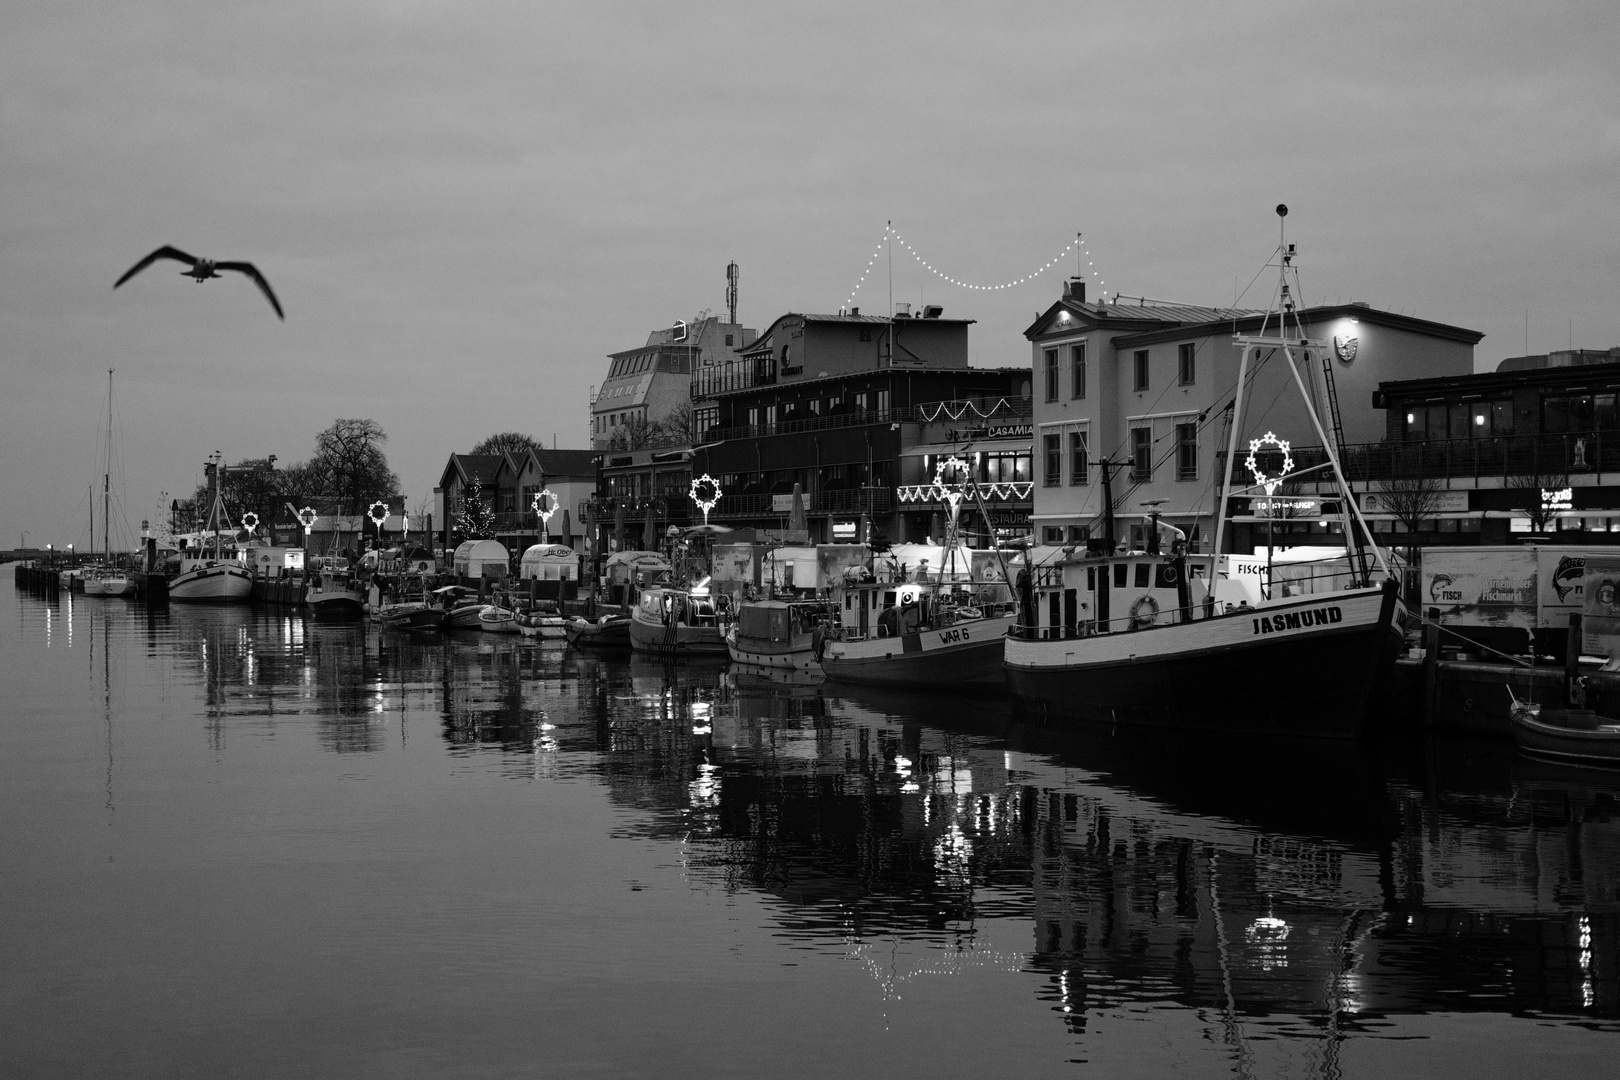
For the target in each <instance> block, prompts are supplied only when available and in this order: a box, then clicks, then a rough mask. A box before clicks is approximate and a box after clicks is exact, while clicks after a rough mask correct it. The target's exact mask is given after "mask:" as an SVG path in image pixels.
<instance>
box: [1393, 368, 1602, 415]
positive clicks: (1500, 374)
mask: <svg viewBox="0 0 1620 1080" xmlns="http://www.w3.org/2000/svg"><path fill="white" fill-rule="evenodd" d="M1521 386H1543V387H1548V388H1558V389H1572V388H1586V387H1591V388H1592V389H1598V390H1605V391H1608V390H1614V389H1616V388H1620V363H1612V364H1583V365H1581V366H1579V367H1556V368H1530V369H1521V370H1518V371H1481V372H1476V373H1474V374H1472V375H1437V376H1435V377H1433V378H1429V379H1396V380H1392V381H1390V382H1381V383H1379V384H1378V389H1377V390H1375V391H1373V404H1374V407H1375V408H1385V407H1387V406H1386V405H1385V404H1383V403H1384V402H1387V401H1388V400H1389V399H1390V398H1391V397H1394V398H1400V399H1403V400H1404V399H1407V398H1414V397H1422V396H1425V395H1430V394H1432V395H1436V396H1440V395H1452V396H1455V395H1459V394H1461V395H1471V394H1491V393H1498V392H1503V391H1509V390H1514V389H1516V388H1518V387H1521Z"/></svg>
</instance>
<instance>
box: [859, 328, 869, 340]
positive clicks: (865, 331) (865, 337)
mask: <svg viewBox="0 0 1620 1080" xmlns="http://www.w3.org/2000/svg"><path fill="white" fill-rule="evenodd" d="M861 340H862V341H871V340H872V328H871V327H870V326H863V327H861Z"/></svg>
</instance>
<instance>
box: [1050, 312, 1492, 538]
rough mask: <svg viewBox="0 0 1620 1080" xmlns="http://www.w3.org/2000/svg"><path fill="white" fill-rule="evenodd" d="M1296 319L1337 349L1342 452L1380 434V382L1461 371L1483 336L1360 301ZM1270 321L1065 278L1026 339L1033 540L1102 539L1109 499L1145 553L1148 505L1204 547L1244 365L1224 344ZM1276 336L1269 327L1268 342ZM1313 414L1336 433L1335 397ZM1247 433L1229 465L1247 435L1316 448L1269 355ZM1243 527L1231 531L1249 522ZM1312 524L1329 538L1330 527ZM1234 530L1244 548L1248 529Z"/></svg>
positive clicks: (1288, 380) (1312, 378)
mask: <svg viewBox="0 0 1620 1080" xmlns="http://www.w3.org/2000/svg"><path fill="white" fill-rule="evenodd" d="M1298 317H1299V320H1300V322H1301V324H1302V325H1303V328H1304V332H1305V334H1306V335H1307V336H1309V337H1312V338H1315V339H1319V340H1324V341H1331V343H1332V348H1333V353H1334V358H1333V359H1332V360H1331V361H1328V362H1327V363H1328V364H1330V365H1331V367H1332V379H1333V385H1334V387H1335V388H1336V399H1337V401H1338V403H1339V406H1340V412H1339V420H1340V423H1341V425H1342V437H1343V440H1344V441H1345V442H1348V443H1354V442H1359V441H1365V440H1368V439H1372V438H1376V437H1379V436H1381V435H1382V434H1383V427H1384V423H1383V420H1382V418H1381V417H1379V416H1378V414H1377V413H1376V412H1375V411H1374V410H1372V409H1369V408H1368V404H1369V403H1370V401H1371V400H1372V394H1373V391H1374V390H1375V389H1376V388H1377V387H1378V385H1379V384H1380V383H1381V382H1384V381H1386V380H1389V379H1392V378H1395V377H1397V376H1400V375H1411V374H1415V373H1420V372H1421V373H1424V374H1427V375H1434V376H1461V375H1466V374H1468V373H1469V372H1471V371H1472V370H1473V362H1474V353H1473V350H1474V345H1475V343H1477V342H1478V341H1479V340H1480V338H1481V337H1482V336H1483V335H1482V334H1479V333H1478V332H1476V331H1473V330H1465V329H1462V328H1460V327H1455V326H1447V325H1444V324H1442V323H1435V322H1429V321H1426V320H1422V319H1416V318H1413V317H1411V316H1407V315H1399V314H1396V313H1394V312H1388V311H1380V310H1377V309H1375V308H1372V307H1369V306H1367V305H1365V304H1360V303H1352V304H1338V305H1331V306H1324V307H1316V308H1307V309H1304V310H1301V311H1299V312H1298ZM1265 325H1267V324H1266V321H1265V316H1264V314H1263V313H1261V312H1255V311H1247V310H1236V309H1228V308H1210V307H1200V306H1196V305H1185V304H1172V303H1166V302H1161V301H1153V300H1147V299H1145V298H1144V299H1138V300H1135V301H1124V300H1122V299H1120V298H1116V299H1115V301H1114V302H1112V303H1106V302H1104V303H1097V302H1087V301H1086V299H1085V286H1084V282H1082V281H1079V280H1072V281H1071V282H1069V284H1068V286H1067V287H1066V288H1065V291H1064V295H1063V297H1062V298H1061V299H1059V300H1058V301H1057V302H1056V303H1054V304H1053V305H1052V306H1051V307H1050V308H1049V309H1047V311H1046V312H1045V313H1043V314H1042V315H1041V316H1040V317H1039V318H1038V319H1037V320H1036V321H1035V322H1034V324H1032V325H1031V326H1030V327H1029V329H1028V330H1026V331H1025V337H1026V338H1028V340H1029V342H1030V349H1031V354H1032V359H1033V382H1034V384H1035V393H1034V408H1033V413H1034V442H1035V446H1034V458H1035V460H1034V467H1035V476H1034V482H1035V489H1034V509H1033V512H1032V519H1033V522H1034V525H1035V527H1036V530H1037V538H1038V539H1039V540H1040V541H1041V542H1043V543H1048V544H1063V543H1079V542H1082V541H1085V540H1090V539H1092V538H1094V537H1100V536H1101V534H1102V528H1101V526H1102V522H1103V519H1104V511H1105V502H1106V501H1107V500H1106V498H1105V496H1110V495H1111V497H1112V502H1113V510H1114V517H1115V520H1116V523H1117V528H1118V530H1119V532H1118V538H1119V539H1121V540H1127V541H1134V542H1135V544H1136V545H1138V546H1139V545H1140V544H1141V542H1142V541H1143V539H1144V538H1145V530H1146V527H1147V526H1146V522H1147V518H1148V514H1149V513H1150V506H1156V507H1157V508H1158V510H1159V511H1160V512H1161V513H1162V515H1163V517H1164V519H1165V520H1166V521H1168V522H1170V523H1172V524H1174V525H1176V526H1178V527H1180V528H1181V529H1182V530H1183V531H1184V532H1185V533H1186V534H1187V536H1188V537H1189V539H1190V540H1192V541H1193V542H1194V543H1195V544H1197V543H1203V544H1208V543H1209V542H1210V536H1211V532H1212V528H1213V524H1214V518H1215V509H1216V504H1217V501H1218V499H1219V493H1220V490H1221V471H1222V467H1223V466H1224V465H1225V463H1226V460H1225V459H1226V447H1227V437H1228V434H1229V431H1230V428H1229V424H1230V417H1231V413H1230V406H1231V403H1232V400H1233V390H1234V387H1235V385H1236V382H1237V369H1238V361H1239V359H1240V356H1241V350H1240V348H1239V347H1238V346H1236V345H1235V344H1234V341H1233V338H1234V335H1237V334H1250V335H1253V334H1258V333H1260V332H1261V330H1262V327H1263V326H1265ZM1276 327H1277V322H1276V317H1275V316H1272V317H1271V319H1270V322H1269V327H1268V328H1269V332H1271V333H1276V332H1277V330H1276ZM1291 329H1292V327H1291ZM1322 366H1323V364H1322V361H1321V360H1319V359H1318V360H1315V361H1313V362H1312V363H1311V364H1306V365H1303V366H1302V369H1301V374H1302V376H1303V377H1304V378H1305V379H1306V380H1307V383H1308V384H1313V385H1317V386H1320V384H1321V383H1322V382H1323V379H1324V374H1323V372H1322V370H1321V367H1322ZM1319 411H1320V412H1321V413H1322V416H1323V422H1324V425H1326V426H1331V423H1332V421H1331V414H1332V411H1333V410H1332V408H1331V407H1330V402H1328V401H1327V400H1325V399H1324V400H1323V401H1321V402H1320V403H1319ZM1242 427H1243V430H1242V431H1241V432H1239V436H1240V439H1241V440H1243V443H1242V447H1241V451H1242V452H1240V454H1239V455H1238V462H1235V463H1234V465H1236V464H1238V463H1241V461H1242V460H1243V458H1244V457H1245V456H1246V454H1247V450H1248V446H1247V440H1248V439H1250V438H1253V437H1257V436H1259V435H1260V434H1261V433H1263V432H1268V431H1269V432H1273V433H1274V434H1275V435H1276V436H1277V437H1278V438H1279V439H1283V440H1287V441H1290V442H1291V443H1294V444H1297V445H1299V446H1301V447H1307V446H1311V445H1320V443H1321V439H1320V438H1319V437H1318V436H1317V433H1316V431H1315V429H1314V427H1313V426H1312V425H1311V423H1310V421H1309V419H1308V416H1307V413H1306V410H1305V409H1304V407H1303V405H1302V403H1301V400H1300V397H1299V394H1298V391H1297V390H1296V388H1295V386H1294V382H1293V377H1292V376H1291V375H1290V374H1289V372H1288V370H1287V367H1286V364H1285V362H1284V361H1283V360H1282V359H1281V358H1280V357H1277V356H1262V357H1261V358H1260V359H1259V362H1258V363H1256V364H1255V365H1253V366H1252V368H1251V379H1250V386H1249V389H1248V391H1247V395H1246V399H1245V405H1244V410H1243V417H1242ZM1295 457H1296V459H1298V458H1299V457H1300V454H1299V452H1298V451H1296V452H1295ZM1105 480H1106V481H1107V483H1106V484H1105ZM1245 482H1248V481H1245ZM1308 486H1309V485H1307V487H1308ZM1245 508H1246V506H1243V507H1234V509H1236V510H1242V509H1245ZM1242 518H1243V515H1241V514H1240V526H1242V525H1252V524H1253V522H1252V520H1251V521H1243V520H1242ZM1315 526H1316V528H1317V529H1318V531H1321V532H1324V533H1325V532H1328V531H1329V530H1330V526H1329V524H1328V523H1327V522H1325V521H1317V522H1315ZM1235 535H1236V539H1235V541H1234V543H1236V544H1237V545H1238V547H1239V549H1242V550H1247V549H1248V548H1247V547H1246V546H1245V545H1247V544H1248V543H1249V542H1250V539H1249V538H1248V537H1247V536H1246V535H1244V534H1243V531H1242V529H1241V528H1240V529H1239V530H1238V532H1237V534H1235ZM1228 546H1231V545H1228Z"/></svg>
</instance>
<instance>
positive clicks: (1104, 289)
mask: <svg viewBox="0 0 1620 1080" xmlns="http://www.w3.org/2000/svg"><path fill="white" fill-rule="evenodd" d="M890 237H893V238H894V239H896V240H898V241H899V242H900V246H901V247H903V248H905V249H906V250H907V251H908V252H910V253H911V257H912V258H913V259H916V260H917V262H918V263H919V264H920V265H921V266H922V267H923V269H925V270H927V271H928V272H929V273H931V274H933V275H934V276H935V277H937V278H939V279H940V280H942V281H948V282H950V283H951V284H952V285H956V286H959V287H961V288H963V289H972V290H974V291H975V292H999V291H1000V290H1002V289H1010V288H1012V287H1013V286H1015V285H1022V284H1024V283H1025V282H1029V281H1033V280H1035V279H1036V278H1038V277H1040V276H1041V275H1042V274H1044V273H1046V271H1048V270H1050V269H1052V267H1054V266H1056V265H1057V264H1058V263H1059V262H1061V261H1062V259H1063V257H1064V256H1066V255H1067V254H1069V252H1071V251H1073V250H1075V248H1079V249H1080V254H1081V255H1082V256H1083V257H1084V258H1085V260H1086V267H1087V269H1088V270H1089V271H1090V273H1091V274H1092V276H1093V277H1095V278H1096V279H1097V285H1098V298H1099V299H1101V298H1102V297H1104V296H1107V295H1108V282H1106V281H1104V280H1103V277H1102V275H1101V274H1099V273H1097V264H1096V262H1095V261H1093V260H1092V258H1091V251H1090V250H1089V249H1088V248H1087V247H1086V242H1085V238H1084V235H1083V234H1081V233H1075V234H1074V239H1073V240H1071V241H1069V242H1068V243H1067V244H1065V245H1064V246H1063V250H1062V251H1060V252H1058V253H1057V254H1056V255H1054V256H1052V258H1051V259H1049V260H1047V261H1046V262H1045V263H1043V264H1042V265H1041V266H1039V267H1037V268H1036V269H1034V270H1032V271H1030V272H1029V273H1027V274H1025V275H1023V276H1022V277H1017V278H1013V279H1012V280H1011V281H1004V282H1002V283H1001V284H999V285H974V284H972V283H971V282H967V281H962V280H959V279H957V278H954V277H952V276H951V275H949V274H947V273H945V272H944V271H943V270H940V269H939V268H938V267H936V266H934V264H933V263H930V262H929V261H928V260H927V259H925V258H923V257H922V254H921V253H920V252H918V251H917V249H916V248H914V247H912V246H911V245H910V244H909V243H907V242H906V238H905V237H903V236H901V235H900V233H899V232H898V231H896V229H895V228H894V225H893V223H892V222H891V223H889V224H887V225H885V226H884V228H883V239H881V240H879V241H878V245H877V248H876V250H874V251H873V252H872V257H871V258H870V259H868V260H866V269H865V270H862V271H861V276H860V279H859V280H857V281H856V282H855V287H854V288H853V289H851V290H850V291H849V299H848V300H846V301H845V302H844V306H845V307H849V306H850V305H851V304H853V303H854V302H855V294H856V293H858V292H860V291H861V286H862V285H864V284H866V278H867V276H868V275H869V274H871V272H872V267H873V266H875V265H876V264H877V259H878V256H879V255H881V254H883V245H884V244H885V243H886V242H887V241H888V240H889V238H890Z"/></svg>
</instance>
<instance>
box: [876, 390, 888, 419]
mask: <svg viewBox="0 0 1620 1080" xmlns="http://www.w3.org/2000/svg"><path fill="white" fill-rule="evenodd" d="M877 411H878V412H880V413H887V412H888V411H889V392H888V391H887V390H879V391H878V392H877Z"/></svg>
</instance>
